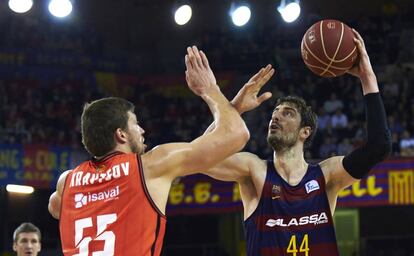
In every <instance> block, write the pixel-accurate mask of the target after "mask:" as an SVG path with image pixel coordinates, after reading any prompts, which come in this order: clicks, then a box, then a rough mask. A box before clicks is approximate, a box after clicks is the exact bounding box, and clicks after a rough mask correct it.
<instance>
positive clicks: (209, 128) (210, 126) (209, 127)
mask: <svg viewBox="0 0 414 256" xmlns="http://www.w3.org/2000/svg"><path fill="white" fill-rule="evenodd" d="M230 103H231V105H232V106H233V107H234V108H235V109H236V111H237V112H238V113H239V114H240V115H241V114H243V113H244V112H243V111H241V110H240V109H239V108H238V107H237V106H236V105H235V104H234V103H233V101H231V102H230ZM214 128H216V123H215V122H214V121H213V122H212V123H211V124H210V125H209V126H208V127H207V129H206V130H205V131H204V134H207V133H209V132H211V131H212V130H214Z"/></svg>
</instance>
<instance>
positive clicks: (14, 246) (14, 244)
mask: <svg viewBox="0 0 414 256" xmlns="http://www.w3.org/2000/svg"><path fill="white" fill-rule="evenodd" d="M13 251H15V252H17V244H16V242H13Z"/></svg>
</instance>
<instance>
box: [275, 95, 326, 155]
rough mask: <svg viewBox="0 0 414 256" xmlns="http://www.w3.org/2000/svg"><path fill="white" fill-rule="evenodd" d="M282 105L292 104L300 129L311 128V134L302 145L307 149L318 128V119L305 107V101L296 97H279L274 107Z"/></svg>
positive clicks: (309, 108) (310, 109)
mask: <svg viewBox="0 0 414 256" xmlns="http://www.w3.org/2000/svg"><path fill="white" fill-rule="evenodd" d="M282 103H289V104H293V105H294V107H295V108H296V110H297V111H298V112H299V113H300V117H301V121H300V128H302V127H305V126H309V127H310V128H311V133H310V135H309V137H308V138H307V139H306V140H305V143H304V147H305V148H307V147H309V146H310V145H311V144H312V140H313V138H314V137H315V134H316V130H317V127H318V120H317V119H318V117H317V115H316V113H315V112H313V110H312V108H311V106H308V105H306V101H305V100H304V99H303V98H301V97H298V96H285V97H281V98H279V99H278V100H277V102H276V106H279V105H280V104H282Z"/></svg>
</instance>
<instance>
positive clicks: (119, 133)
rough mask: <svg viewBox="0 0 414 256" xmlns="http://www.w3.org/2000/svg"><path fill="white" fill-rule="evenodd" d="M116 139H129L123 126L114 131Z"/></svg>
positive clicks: (120, 140) (123, 141)
mask: <svg viewBox="0 0 414 256" xmlns="http://www.w3.org/2000/svg"><path fill="white" fill-rule="evenodd" d="M114 137H115V140H116V141H117V142H119V143H125V142H127V140H128V135H127V133H126V132H125V131H123V130H122V129H121V128H117V129H116V130H115V133H114Z"/></svg>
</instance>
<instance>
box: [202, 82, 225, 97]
mask: <svg viewBox="0 0 414 256" xmlns="http://www.w3.org/2000/svg"><path fill="white" fill-rule="evenodd" d="M217 94H221V91H220V87H219V86H218V85H216V84H215V85H213V84H212V85H210V86H209V87H208V88H206V89H205V90H204V91H203V92H202V93H201V94H200V97H201V98H203V99H206V98H210V97H211V96H214V95H217Z"/></svg>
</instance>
